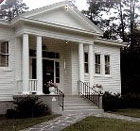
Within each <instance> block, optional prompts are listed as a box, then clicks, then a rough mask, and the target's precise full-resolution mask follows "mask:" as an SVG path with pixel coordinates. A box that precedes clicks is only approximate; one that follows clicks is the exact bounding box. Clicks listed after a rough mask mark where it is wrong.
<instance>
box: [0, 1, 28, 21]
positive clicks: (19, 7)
mask: <svg viewBox="0 0 140 131" xmlns="http://www.w3.org/2000/svg"><path fill="white" fill-rule="evenodd" d="M27 10H28V7H27V5H26V4H25V3H24V2H23V1H22V0H6V2H5V3H4V4H3V5H2V6H1V12H0V18H3V19H5V20H7V21H11V20H12V19H13V18H15V17H16V16H17V15H19V14H22V13H24V12H25V11H27Z"/></svg>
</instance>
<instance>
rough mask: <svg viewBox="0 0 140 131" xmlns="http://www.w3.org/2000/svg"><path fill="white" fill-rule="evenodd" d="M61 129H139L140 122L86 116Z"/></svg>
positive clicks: (75, 130)
mask: <svg viewBox="0 0 140 131" xmlns="http://www.w3.org/2000/svg"><path fill="white" fill-rule="evenodd" d="M63 131H140V123H133V122H127V121H123V120H116V119H108V118H97V117H88V118H86V119H84V120H82V121H80V122H78V123H76V124H74V125H72V126H70V127H68V128H65V129H64V130H63Z"/></svg>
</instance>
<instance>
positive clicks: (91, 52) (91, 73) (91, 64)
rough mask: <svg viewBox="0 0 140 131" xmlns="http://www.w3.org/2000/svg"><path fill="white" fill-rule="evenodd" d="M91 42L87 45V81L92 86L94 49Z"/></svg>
mask: <svg viewBox="0 0 140 131" xmlns="http://www.w3.org/2000/svg"><path fill="white" fill-rule="evenodd" d="M93 46H94V45H93V44H90V45H89V81H90V86H93V84H94V80H93V79H94V50H93Z"/></svg>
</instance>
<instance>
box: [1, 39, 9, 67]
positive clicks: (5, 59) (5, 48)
mask: <svg viewBox="0 0 140 131" xmlns="http://www.w3.org/2000/svg"><path fill="white" fill-rule="evenodd" d="M8 65H9V43H8V42H7V41H5V42H0V67H8Z"/></svg>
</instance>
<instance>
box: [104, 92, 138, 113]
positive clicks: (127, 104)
mask: <svg viewBox="0 0 140 131" xmlns="http://www.w3.org/2000/svg"><path fill="white" fill-rule="evenodd" d="M103 108H104V110H105V111H116V109H126V108H138V109H140V95H136V94H128V95H124V96H121V95H120V94H112V93H109V92H105V94H104V95H103Z"/></svg>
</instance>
